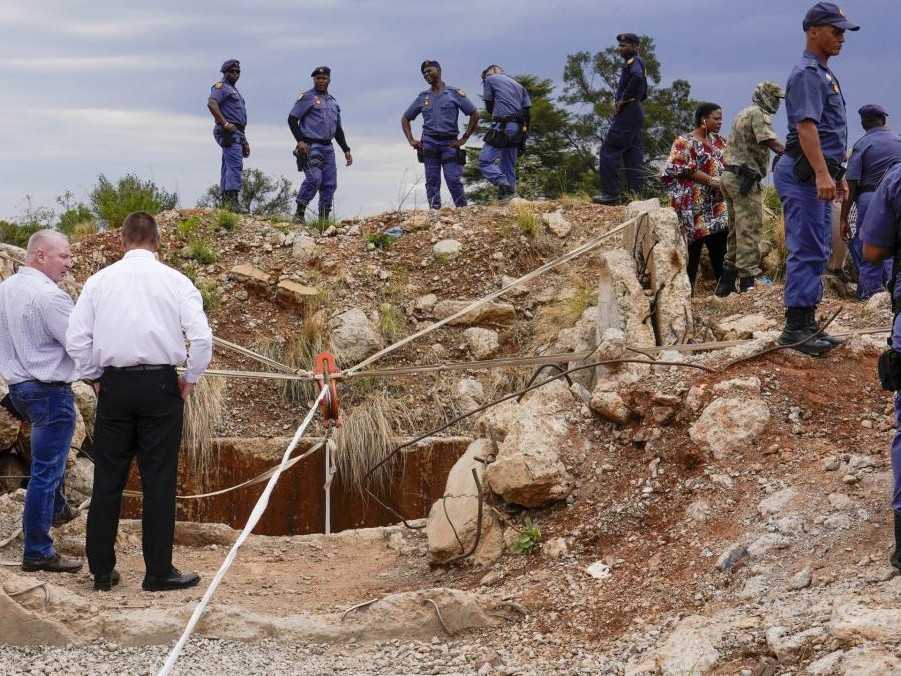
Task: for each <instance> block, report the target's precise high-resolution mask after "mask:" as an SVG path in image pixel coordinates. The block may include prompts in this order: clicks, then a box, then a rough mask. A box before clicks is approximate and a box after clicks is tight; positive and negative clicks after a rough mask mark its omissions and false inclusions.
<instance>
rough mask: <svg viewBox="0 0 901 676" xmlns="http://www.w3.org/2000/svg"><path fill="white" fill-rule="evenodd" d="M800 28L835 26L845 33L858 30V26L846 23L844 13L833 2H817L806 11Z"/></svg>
mask: <svg viewBox="0 0 901 676" xmlns="http://www.w3.org/2000/svg"><path fill="white" fill-rule="evenodd" d="M801 26H802V27H803V28H804V30H807V29H808V28H811V27H813V26H835V27H836V28H841V29H842V30H846V31H857V30H860V26H858V25H857V24H856V23H851V22H850V21H848V19H847V18H846V17H845V13H844V12H843V11H842V10H841V8H840V7H839V6H838V5H836V4H835V3H834V2H818V3H817V4H815V5H814V6H813V7H811V8H810V9H808V10H807V14H805V15H804V23H802V24H801Z"/></svg>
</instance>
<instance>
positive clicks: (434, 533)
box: [426, 439, 504, 565]
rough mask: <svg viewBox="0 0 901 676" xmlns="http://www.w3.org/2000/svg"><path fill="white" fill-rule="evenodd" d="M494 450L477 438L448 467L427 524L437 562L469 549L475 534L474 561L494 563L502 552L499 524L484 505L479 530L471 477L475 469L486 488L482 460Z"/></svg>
mask: <svg viewBox="0 0 901 676" xmlns="http://www.w3.org/2000/svg"><path fill="white" fill-rule="evenodd" d="M493 453H494V449H493V447H492V445H491V442H490V441H488V440H487V439H477V440H476V441H474V442H472V443H471V444H470V445H469V448H467V449H466V452H465V453H464V454H463V455H462V456H461V457H460V459H459V460H457V462H456V463H454V466H453V467H452V468H451V471H450V473H449V474H448V476H447V483H446V484H445V487H444V497H443V498H441V499H440V500H437V501H436V502H435V503H434V504H433V505H432V508H431V510H429V517H428V521H427V525H426V537H427V538H428V541H429V552H430V554H431V556H432V560H433V561H436V562H439V563H440V562H443V561H447V560H449V559H451V558H453V557H455V556H460V555H461V554H464V553H466V552H468V551H469V550H470V549H472V546H473V545H474V544H475V543H476V537H477V536H478V546H477V547H476V550H475V551H474V552H473V554H472V557H471V559H472V561H473V562H475V563H477V564H480V565H484V564H489V563H493V562H494V561H496V560H497V559H498V558H499V557H500V556H501V554H503V553H504V537H503V533H502V532H501V528H500V524H499V523H498V521H497V518H496V517H495V516H494V513H493V512H492V511H491V510H490V509H486V508H484V506H483V509H482V525H481V533H479V491H478V488H477V486H476V483H475V480H474V479H473V476H472V472H473V470H475V472H476V475H477V476H478V477H479V482H480V483H481V484H482V488H483V491H484V490H486V486H485V462H487V460H488V459H489V457H490V456H491V455H492V454H493ZM480 458H481V460H480Z"/></svg>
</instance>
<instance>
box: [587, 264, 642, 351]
mask: <svg viewBox="0 0 901 676" xmlns="http://www.w3.org/2000/svg"><path fill="white" fill-rule="evenodd" d="M599 273H600V274H599V284H598V313H597V322H598V324H597V335H598V336H603V335H604V333H605V332H606V331H607V330H608V329H617V330H619V331H621V332H622V334H623V338H624V340H625V342H626V344H627V345H655V344H656V343H655V338H654V328H653V326H652V324H651V311H650V305H649V303H648V297H647V296H646V295H645V292H644V289H643V288H642V286H641V284H640V283H639V281H638V277H637V276H636V275H635V262H634V260H633V259H632V255H631V254H630V253H629V252H628V251H626V250H625V249H613V250H611V251H607V252H604V253H603V254H601V267H600V270H599Z"/></svg>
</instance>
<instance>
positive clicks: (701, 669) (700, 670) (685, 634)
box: [656, 615, 722, 676]
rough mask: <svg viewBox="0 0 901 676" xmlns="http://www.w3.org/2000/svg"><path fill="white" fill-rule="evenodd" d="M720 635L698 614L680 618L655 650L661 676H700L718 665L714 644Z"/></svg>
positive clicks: (706, 619)
mask: <svg viewBox="0 0 901 676" xmlns="http://www.w3.org/2000/svg"><path fill="white" fill-rule="evenodd" d="M721 635H722V630H721V629H720V630H718V629H717V626H716V624H715V623H713V622H711V620H710V619H708V618H706V617H702V616H700V615H689V616H688V617H686V618H683V619H682V620H681V621H680V622H679V624H677V625H676V628H675V629H673V633H672V634H671V635H670V637H669V639H668V640H667V641H666V643H664V644H663V645H662V646H661V647H660V649H659V650H658V651H657V655H656V659H657V667H658V668H659V669H660V672H661V673H662V674H663V675H664V676H700V675H701V674H707V673H710V672H711V670H712V669H713V668H714V667H715V666H716V663H717V662H719V659H720V652H719V651H718V650H717V649H716V645H715V643H716V642H717V641H718V640H719V638H720V636H721Z"/></svg>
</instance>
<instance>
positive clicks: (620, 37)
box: [616, 33, 641, 45]
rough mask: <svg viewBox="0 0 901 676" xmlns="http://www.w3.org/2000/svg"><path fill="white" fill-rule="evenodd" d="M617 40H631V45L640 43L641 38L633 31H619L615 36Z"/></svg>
mask: <svg viewBox="0 0 901 676" xmlns="http://www.w3.org/2000/svg"><path fill="white" fill-rule="evenodd" d="M616 41H617V42H631V43H632V44H633V45H638V44H641V38H639V37H638V36H637V35H635V33H620V34H619V35H617V36H616Z"/></svg>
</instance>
